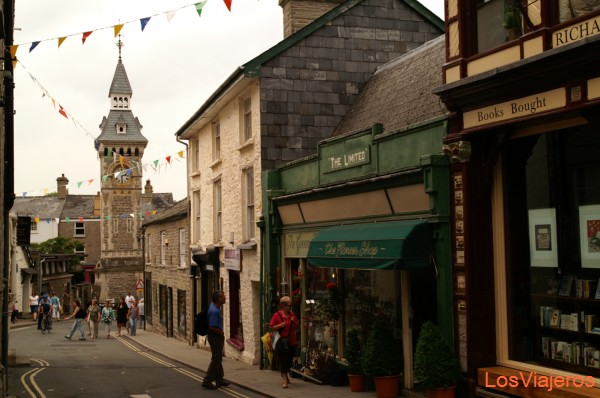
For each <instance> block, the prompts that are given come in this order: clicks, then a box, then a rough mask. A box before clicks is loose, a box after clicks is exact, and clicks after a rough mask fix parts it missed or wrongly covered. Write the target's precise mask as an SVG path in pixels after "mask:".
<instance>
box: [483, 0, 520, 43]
mask: <svg viewBox="0 0 600 398" xmlns="http://www.w3.org/2000/svg"><path fill="white" fill-rule="evenodd" d="M519 2H520V0H479V1H478V3H477V48H478V51H479V52H484V51H487V50H491V49H493V48H496V47H498V46H500V45H502V44H504V43H507V42H509V41H512V40H515V39H517V38H519V37H520V36H521V34H522V33H523V27H522V23H523V21H522V19H523V18H522V16H521V11H520V10H519V6H518V4H519Z"/></svg>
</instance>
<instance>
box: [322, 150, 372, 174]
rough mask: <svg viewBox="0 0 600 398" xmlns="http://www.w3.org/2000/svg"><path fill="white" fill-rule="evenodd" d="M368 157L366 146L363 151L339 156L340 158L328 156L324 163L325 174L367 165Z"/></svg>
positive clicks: (369, 159)
mask: <svg viewBox="0 0 600 398" xmlns="http://www.w3.org/2000/svg"><path fill="white" fill-rule="evenodd" d="M369 155H370V153H369V147H368V146H367V147H364V148H363V149H359V150H356V151H352V152H348V153H344V154H341V155H340V156H330V157H328V158H327V159H326V162H325V164H326V167H327V170H326V171H325V172H331V171H337V170H342V169H347V168H350V167H354V166H360V165H363V164H367V163H369V162H370V161H371V158H370V156H369Z"/></svg>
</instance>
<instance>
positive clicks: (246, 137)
mask: <svg viewBox="0 0 600 398" xmlns="http://www.w3.org/2000/svg"><path fill="white" fill-rule="evenodd" d="M240 113H241V127H242V128H241V138H242V144H243V143H246V142H248V141H250V140H251V139H252V97H251V96H249V95H248V96H245V97H243V98H241V100H240Z"/></svg>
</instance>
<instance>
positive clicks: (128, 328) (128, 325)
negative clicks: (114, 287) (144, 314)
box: [125, 292, 135, 334]
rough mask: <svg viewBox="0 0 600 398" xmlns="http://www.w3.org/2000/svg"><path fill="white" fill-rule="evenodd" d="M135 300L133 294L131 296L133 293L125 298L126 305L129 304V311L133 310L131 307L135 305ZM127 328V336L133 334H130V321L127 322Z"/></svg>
mask: <svg viewBox="0 0 600 398" xmlns="http://www.w3.org/2000/svg"><path fill="white" fill-rule="evenodd" d="M133 300H135V297H133V294H131V292H129V293H127V296H125V304H127V310H130V309H131V306H132V305H133ZM128 319H129V318H128ZM125 327H126V329H127V334H131V333H130V329H131V328H130V324H129V321H127V322H126V323H125Z"/></svg>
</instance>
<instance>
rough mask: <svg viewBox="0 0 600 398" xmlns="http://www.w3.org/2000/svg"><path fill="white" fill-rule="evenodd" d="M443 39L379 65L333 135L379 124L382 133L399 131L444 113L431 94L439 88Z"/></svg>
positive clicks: (442, 105) (443, 60) (443, 58)
mask: <svg viewBox="0 0 600 398" xmlns="http://www.w3.org/2000/svg"><path fill="white" fill-rule="evenodd" d="M444 45H445V41H444V36H443V35H442V36H440V37H439V38H437V39H434V40H431V41H429V42H427V43H425V44H423V45H422V46H420V47H418V48H416V49H415V50H413V51H411V52H409V53H407V54H405V55H403V56H401V57H398V58H396V59H395V60H393V61H390V62H388V63H387V64H384V65H382V66H380V67H379V68H378V69H377V71H376V72H375V74H374V75H373V76H372V77H371V79H370V80H369V81H368V82H367V84H366V86H365V87H364V88H363V90H362V91H361V93H360V95H359V96H358V98H357V100H356V102H354V104H353V105H352V108H351V109H350V111H349V112H348V113H346V116H345V117H344V119H342V121H341V122H340V124H339V125H338V127H337V128H336V130H335V131H334V133H333V135H334V136H338V135H343V134H346V133H351V132H356V131H361V130H364V129H367V128H370V127H371V126H373V124H375V123H383V128H384V132H392V131H397V130H401V129H402V128H406V127H408V126H411V125H415V124H418V123H421V122H424V121H427V120H430V119H434V118H436V117H440V116H443V115H445V114H446V113H447V110H446V108H445V107H444V104H443V103H442V102H441V101H440V99H439V97H438V96H436V95H434V94H432V90H433V88H435V87H438V86H440V85H442V72H441V71H442V69H441V68H442V65H443V64H444V62H445V59H446V57H445V52H444Z"/></svg>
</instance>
